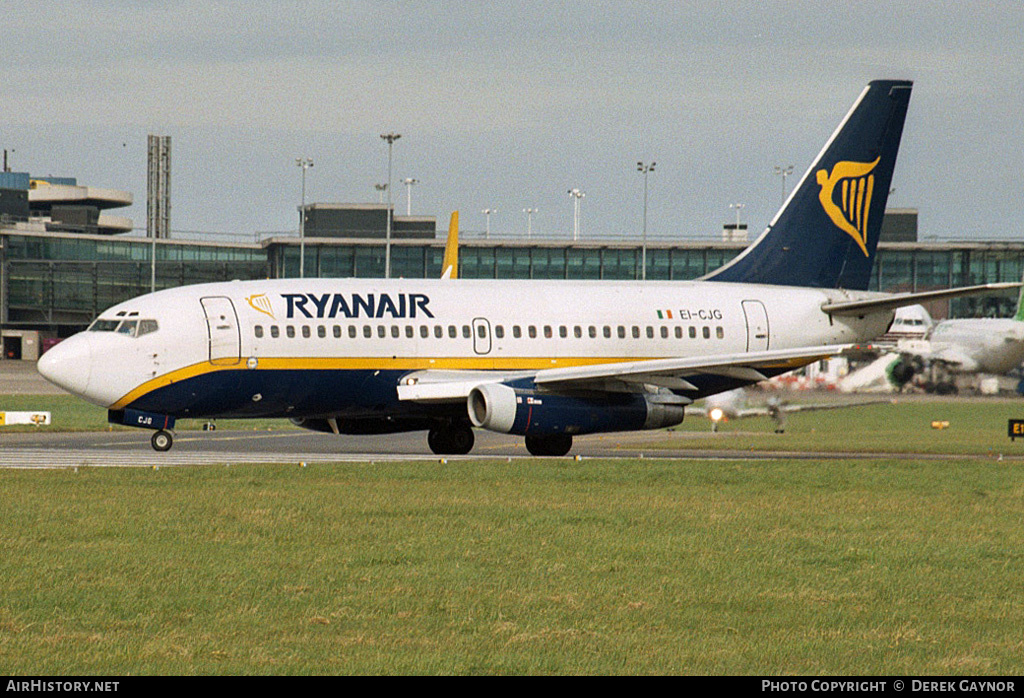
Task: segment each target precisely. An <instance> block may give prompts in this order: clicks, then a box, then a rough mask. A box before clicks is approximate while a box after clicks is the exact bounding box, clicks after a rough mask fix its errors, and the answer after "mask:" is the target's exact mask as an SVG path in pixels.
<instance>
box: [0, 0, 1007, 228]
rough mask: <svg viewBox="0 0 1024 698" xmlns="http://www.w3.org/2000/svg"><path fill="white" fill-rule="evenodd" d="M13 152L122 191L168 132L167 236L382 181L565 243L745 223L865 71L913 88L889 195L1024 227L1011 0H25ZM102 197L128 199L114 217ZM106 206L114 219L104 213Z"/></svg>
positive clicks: (139, 182) (931, 210)
mask: <svg viewBox="0 0 1024 698" xmlns="http://www.w3.org/2000/svg"><path fill="white" fill-rule="evenodd" d="M0 27H2V30H3V32H2V35H3V40H2V42H0V86H2V89H0V147H2V148H6V149H8V150H9V151H10V150H13V153H10V154H9V158H10V163H11V166H12V169H14V170H15V171H28V172H31V173H32V174H34V175H47V174H52V175H65V176H74V177H77V178H78V180H79V182H80V183H82V184H88V185H92V186H98V187H111V188H115V189H126V190H128V191H131V192H132V193H133V194H134V196H135V200H136V204H135V205H134V206H132V208H131V209H130V210H127V212H126V213H123V215H128V216H131V217H132V218H133V219H134V220H135V224H136V225H137V226H140V227H141V226H144V225H145V198H146V135H147V134H148V133H156V134H160V135H170V136H171V137H172V160H173V169H172V194H173V199H172V221H171V224H172V230H177V231H186V230H187V231H215V232H225V233H241V234H252V233H254V232H255V231H285V230H294V229H295V228H296V227H297V220H298V217H297V213H296V207H297V206H298V204H299V200H300V196H301V171H300V169H299V168H298V167H297V166H296V164H295V158H297V157H299V156H307V157H311V158H313V160H314V161H315V166H314V167H313V169H312V170H310V171H309V172H308V174H307V181H306V191H307V202H344V203H365V202H374V201H376V200H377V194H376V192H375V191H374V189H373V185H374V184H375V183H378V182H383V181H385V179H386V173H387V147H386V145H385V144H384V142H383V141H382V140H381V139H380V134H381V133H384V132H387V131H395V132H398V133H401V134H402V138H401V140H399V141H398V142H397V143H396V144H395V146H394V168H393V183H392V186H393V192H394V197H395V205H396V210H397V212H398V213H404V212H405V210H406V189H405V187H404V186H403V185H401V183H400V180H401V179H403V178H407V177H413V178H416V179H418V180H420V184H418V185H416V186H415V187H414V188H413V190H412V212H413V214H421V215H435V216H437V218H438V223H439V227H440V228H442V229H443V228H444V227H445V226H446V223H447V217H448V214H449V213H450V212H451V211H452V210H455V209H458V210H460V211H461V220H462V227H463V229H466V230H470V231H472V230H477V231H482V230H483V228H484V225H485V221H484V214H483V213H482V210H483V209H485V208H491V209H496V210H497V212H496V213H495V214H493V215H492V217H491V231H492V235H525V229H526V215H525V214H524V213H523V212H522V211H523V209H524V208H528V207H530V208H537V209H539V213H537V214H536V215H535V217H534V233H535V235H542V236H551V237H562V238H565V237H569V236H571V232H572V218H573V217H572V204H571V201H570V199H569V196H568V195H567V191H568V190H569V189H571V188H579V189H582V190H583V191H584V192H586V198H585V199H584V200H583V202H582V229H583V235H584V237H597V236H601V237H628V236H639V234H640V229H641V217H642V210H643V180H642V176H641V175H640V174H639V173H638V172H637V171H636V163H637V161H638V160H643V161H645V162H650V161H656V162H657V167H656V169H655V172H654V173H652V174H651V175H650V179H649V197H650V198H649V213H648V231H649V235H651V236H652V237H677V238H694V237H715V236H717V235H718V234H719V232H720V230H721V226H722V224H723V223H725V222H731V221H733V220H734V219H735V214H734V212H733V211H732V210H731V209H730V208H729V204H731V203H743V204H744V206H745V207H744V208H743V210H742V220H743V222H747V223H749V225H750V227H751V229H752V232H755V233H757V232H760V230H761V229H763V227H764V226H765V225H766V224H767V222H768V221H769V220H770V218H771V217H772V215H773V214H774V212H775V210H776V208H777V207H778V205H779V203H780V200H781V197H782V180H781V178H780V177H778V176H777V175H776V174H775V173H774V168H775V166H776V165H790V164H791V165H794V166H795V170H796V172H795V173H794V175H793V176H792V177H791V178H790V179H789V180H788V181H787V185H792V184H793V183H795V182H796V181H797V179H798V178H799V175H800V174H802V172H803V171H804V170H805V169H806V168H807V167H808V166H809V165H810V161H811V159H812V158H813V157H814V156H815V155H816V154H817V153H818V151H819V150H820V148H821V146H822V145H823V144H824V142H825V140H826V139H827V138H828V136H829V135H830V134H831V133H832V131H833V129H834V128H835V126H836V125H837V124H838V123H839V121H840V119H841V118H842V117H843V115H844V114H845V113H846V111H847V110H848V109H849V107H850V105H851V104H852V103H853V100H854V99H855V98H856V97H857V95H858V94H859V93H860V91H861V89H862V88H863V87H864V85H865V84H866V83H867V82H868V81H869V80H871V79H874V78H909V79H912V80H914V81H915V85H914V93H913V97H912V98H911V102H910V112H909V115H908V118H907V125H906V129H905V131H904V136H903V146H902V148H901V152H900V157H899V160H898V162H897V166H896V175H895V179H894V184H893V186H894V187H895V189H896V191H895V194H894V195H893V197H892V198H891V199H890V202H889V204H890V206H899V207H915V208H918V209H920V214H921V218H920V235H921V237H922V238H923V239H929V238H930V237H933V236H934V237H937V238H940V239H991V238H1003V239H1005V238H1007V237H1015V238H1022V239H1024V230H1022V226H1021V218H1022V216H1021V213H1022V205H1021V201H1022V189H1024V187H1022V184H1021V181H1022V177H1024V172H1022V165H1024V162H1022V160H1024V156H1022V152H1024V90H1022V89H1021V85H1022V84H1024V75H1022V73H1024V56H1022V53H1021V50H1022V38H1021V37H1024V5H1022V4H1021V3H1020V2H1019V0H1007V1H1005V2H985V1H984V0H975V1H973V2H970V3H964V2H962V1H960V2H941V1H924V0H916V1H915V0H898V1H896V2H856V1H854V0H848V1H847V2H820V1H814V2H811V1H805V0H793V1H790V2H772V1H765V0H760V1H758V2H712V1H711V0H702V1H700V2H686V1H682V0H672V1H668V2H653V1H652V2H643V1H640V0H636V1H630V0H613V1H609V2H603V1H602V2H598V1H596V0H595V1H592V2H555V1H553V0H523V1H521V2H504V3H497V4H492V3H475V2H465V1H459V2H428V1H422V2H260V1H258V0H247V1H245V2H216V1H211V0H203V1H202V2H147V1H140V0H132V1H131V2H119V1H113V0H111V1H107V2H103V1H99V0H91V1H90V2H77V1H76V2H38V3H5V4H4V9H3V13H2V15H0ZM122 211H124V210H122ZM118 213H120V212H118Z"/></svg>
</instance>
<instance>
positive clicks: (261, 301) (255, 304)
mask: <svg viewBox="0 0 1024 698" xmlns="http://www.w3.org/2000/svg"><path fill="white" fill-rule="evenodd" d="M245 300H247V301H249V305H250V307H252V309H253V310H258V311H260V312H261V313H263V314H264V315H269V316H270V317H271V318H273V319H275V320H276V319H277V318H275V317H274V309H273V307H271V305H270V299H269V298H267V294H265V293H256V294H253V295H251V296H249V297H248V298H246V299H245Z"/></svg>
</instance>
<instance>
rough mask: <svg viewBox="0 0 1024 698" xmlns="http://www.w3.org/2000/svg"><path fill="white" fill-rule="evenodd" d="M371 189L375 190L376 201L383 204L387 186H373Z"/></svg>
mask: <svg viewBox="0 0 1024 698" xmlns="http://www.w3.org/2000/svg"><path fill="white" fill-rule="evenodd" d="M373 188H374V189H376V190H377V201H378V202H379V203H384V192H386V191H387V190H388V185H387V184H374V185H373Z"/></svg>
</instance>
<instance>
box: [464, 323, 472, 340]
mask: <svg viewBox="0 0 1024 698" xmlns="http://www.w3.org/2000/svg"><path fill="white" fill-rule="evenodd" d="M472 336H473V332H472V330H470V329H469V325H463V326H462V338H463V339H469V338H470V337H472Z"/></svg>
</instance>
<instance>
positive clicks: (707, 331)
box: [702, 325, 711, 339]
mask: <svg viewBox="0 0 1024 698" xmlns="http://www.w3.org/2000/svg"><path fill="white" fill-rule="evenodd" d="M702 332H703V334H704V339H711V328H710V327H708V326H707V325H705V326H704V327H703V330H702Z"/></svg>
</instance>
